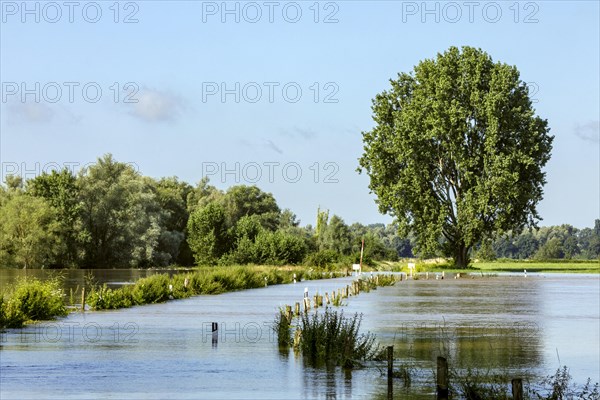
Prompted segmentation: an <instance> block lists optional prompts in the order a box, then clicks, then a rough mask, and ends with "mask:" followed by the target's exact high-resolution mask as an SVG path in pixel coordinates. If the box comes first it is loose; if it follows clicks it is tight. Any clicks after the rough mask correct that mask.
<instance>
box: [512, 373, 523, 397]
mask: <svg viewBox="0 0 600 400" xmlns="http://www.w3.org/2000/svg"><path fill="white" fill-rule="evenodd" d="M512 395H513V400H523V380H522V379H521V378H515V379H513V380H512Z"/></svg>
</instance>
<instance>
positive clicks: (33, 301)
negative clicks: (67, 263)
mask: <svg viewBox="0 0 600 400" xmlns="http://www.w3.org/2000/svg"><path fill="white" fill-rule="evenodd" d="M3 290H6V292H2V293H0V329H2V328H20V327H22V326H23V325H24V324H25V323H26V322H30V321H41V320H50V319H54V318H56V317H61V316H65V315H67V306H66V304H65V294H64V293H63V290H62V285H61V282H60V281H59V280H58V279H51V280H47V281H40V280H38V279H35V278H29V279H21V280H19V281H17V283H16V284H15V285H13V286H12V287H11V288H8V289H7V288H3Z"/></svg>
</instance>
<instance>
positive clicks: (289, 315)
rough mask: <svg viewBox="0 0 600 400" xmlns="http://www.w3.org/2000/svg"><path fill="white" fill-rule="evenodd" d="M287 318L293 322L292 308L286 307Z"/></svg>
mask: <svg viewBox="0 0 600 400" xmlns="http://www.w3.org/2000/svg"><path fill="white" fill-rule="evenodd" d="M285 316H286V317H287V319H288V321H291V320H292V306H288V305H286V306H285Z"/></svg>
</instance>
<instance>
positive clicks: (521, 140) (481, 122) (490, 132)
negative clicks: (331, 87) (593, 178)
mask: <svg viewBox="0 0 600 400" xmlns="http://www.w3.org/2000/svg"><path fill="white" fill-rule="evenodd" d="M390 83H391V88H390V89H389V90H386V91H384V92H382V93H380V94H378V95H377V96H376V97H375V99H374V100H373V106H372V110H373V119H374V121H375V127H374V128H373V129H372V130H371V131H368V132H363V142H364V153H363V155H362V157H361V158H360V166H361V169H359V170H360V171H362V170H365V171H366V172H367V174H368V175H369V177H370V185H369V187H370V189H371V190H372V192H374V193H375V194H376V195H377V203H378V205H379V209H380V211H381V212H383V213H388V214H391V215H393V216H394V217H395V218H396V220H397V222H398V226H399V229H400V236H404V237H406V236H407V235H408V234H409V233H411V232H412V233H414V234H415V236H416V244H417V247H418V250H419V251H420V252H422V253H425V254H427V253H431V254H433V253H435V252H436V251H438V250H440V249H441V250H442V252H443V253H444V254H445V255H448V256H452V257H453V258H454V261H455V264H456V265H457V266H459V267H464V266H466V265H468V263H469V254H470V250H471V249H472V248H473V246H475V245H476V244H477V243H478V242H479V241H481V239H482V238H484V237H486V236H491V235H492V234H493V233H494V232H499V231H508V230H515V231H520V230H522V229H523V228H524V227H526V226H535V225H536V223H537V221H538V220H539V219H540V218H539V215H538V213H537V210H536V206H537V204H538V203H539V201H540V200H541V199H542V195H543V190H542V188H543V185H544V184H545V182H546V180H545V173H544V172H543V167H544V166H545V165H546V163H547V162H548V160H549V159H550V152H551V149H552V140H553V137H552V136H550V135H549V128H548V123H547V121H546V120H544V119H542V118H540V117H538V116H536V115H535V110H534V108H533V106H532V102H531V99H530V98H529V93H528V88H527V85H526V83H525V82H523V81H522V80H521V79H520V76H519V71H518V70H517V68H516V67H514V66H510V65H507V64H503V63H500V62H494V61H493V60H492V58H491V57H490V56H489V55H488V54H487V53H485V52H483V51H482V50H480V49H475V48H472V47H463V48H462V49H460V50H459V49H458V48H456V47H451V48H450V49H449V50H447V51H446V52H444V53H442V54H438V55H437V57H436V58H435V59H426V60H423V61H421V62H420V63H418V65H416V66H415V67H414V70H413V71H412V73H400V74H399V75H398V78H397V79H396V80H391V81H390Z"/></svg>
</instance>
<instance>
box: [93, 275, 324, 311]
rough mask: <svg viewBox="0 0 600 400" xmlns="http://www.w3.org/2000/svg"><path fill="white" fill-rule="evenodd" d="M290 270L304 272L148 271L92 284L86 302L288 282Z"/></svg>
mask: <svg viewBox="0 0 600 400" xmlns="http://www.w3.org/2000/svg"><path fill="white" fill-rule="evenodd" d="M294 274H296V280H297V281H300V280H301V279H302V278H303V277H306V276H308V275H307V274H306V273H305V272H304V271H303V269H302V267H285V268H274V267H262V266H232V267H201V268H199V269H198V270H196V271H194V272H189V273H182V274H176V275H174V276H172V277H169V275H168V274H156V275H151V276H149V277H146V278H143V279H140V280H138V281H137V282H135V283H134V284H132V285H127V286H123V287H121V288H118V289H111V288H108V287H107V286H106V285H104V286H95V287H94V288H93V289H92V292H91V293H90V295H89V296H88V299H87V304H89V305H90V306H91V307H92V308H93V309H95V310H107V309H117V308H127V307H131V306H135V305H143V304H152V303H162V302H165V301H167V300H171V299H183V298H186V297H190V296H197V295H203V294H219V293H225V292H231V291H235V290H243V289H254V288H259V287H264V286H266V285H277V284H282V283H291V282H293V280H294ZM313 277H314V278H319V277H321V275H320V274H313Z"/></svg>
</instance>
